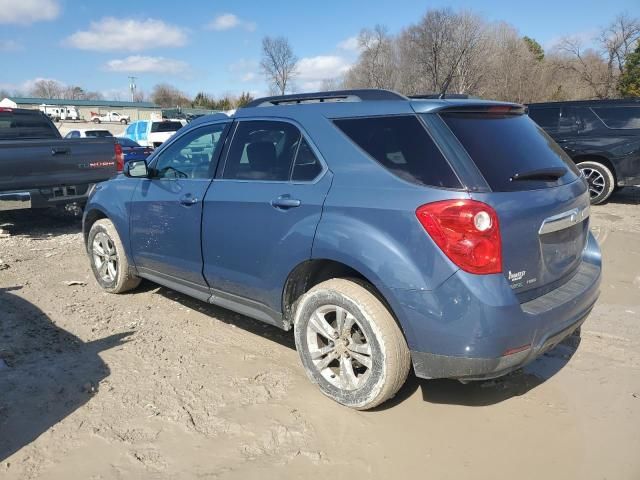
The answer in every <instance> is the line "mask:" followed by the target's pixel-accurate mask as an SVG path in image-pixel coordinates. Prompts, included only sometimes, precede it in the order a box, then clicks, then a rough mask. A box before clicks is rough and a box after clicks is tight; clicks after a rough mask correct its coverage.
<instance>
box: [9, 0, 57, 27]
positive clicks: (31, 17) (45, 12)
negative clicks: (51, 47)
mask: <svg viewBox="0 0 640 480" xmlns="http://www.w3.org/2000/svg"><path fill="white" fill-rule="evenodd" d="M59 14H60V4H59V3H58V1H57V0H0V23H17V24H19V25H30V24H32V23H34V22H40V21H44V20H54V19H55V18H57V17H58V15H59Z"/></svg>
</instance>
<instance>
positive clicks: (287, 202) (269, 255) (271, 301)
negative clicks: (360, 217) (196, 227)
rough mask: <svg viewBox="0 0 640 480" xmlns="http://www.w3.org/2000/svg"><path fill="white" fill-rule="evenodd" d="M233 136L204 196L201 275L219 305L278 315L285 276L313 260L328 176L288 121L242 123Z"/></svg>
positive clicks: (295, 128) (308, 145) (302, 137)
mask: <svg viewBox="0 0 640 480" xmlns="http://www.w3.org/2000/svg"><path fill="white" fill-rule="evenodd" d="M232 138H233V139H232V141H231V143H230V146H229V147H228V148H226V149H225V150H226V151H225V154H224V156H226V161H225V164H224V169H219V172H218V174H217V175H216V179H215V180H214V181H213V186H212V188H211V189H209V191H208V192H207V195H206V197H205V205H204V216H203V223H202V245H203V257H204V275H205V278H206V280H207V282H208V283H209V285H210V286H211V287H212V288H213V289H214V298H215V297H216V296H217V297H218V302H217V303H219V304H224V301H225V300H227V299H229V300H231V301H232V302H236V303H238V302H247V300H251V301H252V302H249V303H250V305H251V306H252V309H253V312H252V314H253V315H254V316H255V315H257V314H256V311H255V310H258V311H260V310H262V311H269V312H271V313H274V312H275V314H276V315H277V314H278V313H279V312H280V311H281V296H282V285H283V283H284V281H285V279H286V277H287V275H288V274H289V272H291V270H292V269H293V268H294V267H295V266H296V265H298V264H299V263H301V262H303V261H305V260H308V259H309V258H310V257H311V247H312V243H313V238H314V234H315V230H316V226H317V224H318V222H319V221H320V215H321V213H322V206H323V203H324V199H325V197H326V194H327V192H328V190H329V186H330V185H331V173H330V172H329V171H327V170H326V169H325V168H324V166H323V164H322V163H321V161H320V160H319V158H320V156H319V153H318V152H317V151H316V150H315V148H314V147H313V146H312V144H311V142H309V140H308V139H307V138H305V136H304V135H303V134H302V133H301V130H300V129H299V128H298V127H297V126H296V125H294V124H292V123H288V122H283V121H270V120H269V121H267V120H245V121H240V122H238V123H237V124H236V128H235V133H234V134H233V137H232ZM227 143H229V142H227ZM256 302H257V304H259V305H256ZM264 307H267V310H265V309H264ZM267 317H269V314H267ZM267 317H263V318H262V319H263V320H265V321H270V319H269V318H267Z"/></svg>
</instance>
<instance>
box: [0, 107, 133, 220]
mask: <svg viewBox="0 0 640 480" xmlns="http://www.w3.org/2000/svg"><path fill="white" fill-rule="evenodd" d="M122 167H123V157H122V148H121V147H120V145H118V144H117V143H115V140H114V139H113V138H82V139H63V138H62V137H61V136H60V132H58V129H57V128H56V127H55V125H54V124H53V123H52V122H51V120H50V119H49V118H48V117H46V116H45V115H44V114H42V113H41V112H39V111H35V110H25V109H16V108H0V211H4V210H19V209H25V208H45V207H65V208H66V209H67V210H71V211H74V212H79V209H80V208H82V207H83V206H84V204H85V203H86V199H87V196H88V194H89V192H90V190H91V188H92V187H93V185H95V184H96V183H99V182H102V181H104V180H108V179H109V178H111V177H112V176H114V175H115V174H116V173H117V172H118V171H121V170H122Z"/></svg>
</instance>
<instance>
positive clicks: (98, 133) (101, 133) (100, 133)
mask: <svg viewBox="0 0 640 480" xmlns="http://www.w3.org/2000/svg"><path fill="white" fill-rule="evenodd" d="M84 134H85V136H87V137H113V135H112V134H111V132H110V131H109V130H87V131H86V132H84Z"/></svg>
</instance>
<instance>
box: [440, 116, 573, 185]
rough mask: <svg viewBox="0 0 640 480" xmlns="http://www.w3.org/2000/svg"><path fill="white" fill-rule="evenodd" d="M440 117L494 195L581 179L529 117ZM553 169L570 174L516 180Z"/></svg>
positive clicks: (569, 160)
mask: <svg viewBox="0 0 640 480" xmlns="http://www.w3.org/2000/svg"><path fill="white" fill-rule="evenodd" d="M440 116H441V117H442V119H443V120H444V121H445V123H446V124H447V125H448V126H449V128H450V129H451V131H452V132H453V134H454V135H455V136H456V137H457V138H458V140H459V141H460V143H461V144H462V146H463V147H464V148H465V150H466V151H467V153H468V154H469V156H470V157H471V158H472V159H473V161H474V162H475V164H476V165H477V167H478V169H479V170H480V173H482V175H483V176H484V178H485V180H486V181H487V183H488V184H489V186H490V187H491V189H492V190H493V191H494V192H509V191H514V190H534V189H539V188H548V187H555V186H558V185H564V184H567V183H571V182H573V181H574V180H576V179H577V178H578V175H579V173H578V170H577V168H576V166H575V165H574V163H573V162H572V161H571V159H570V158H569V157H568V156H567V155H566V154H565V153H564V152H563V151H562V149H561V148H560V147H559V146H558V144H557V143H556V142H554V141H553V140H552V139H551V137H549V136H548V135H547V134H546V133H545V132H544V131H543V130H542V128H540V127H539V126H538V125H536V123H535V122H534V121H533V120H531V119H530V118H529V117H528V116H527V115H513V114H495V113H475V112H474V113H470V112H446V113H441V114H440ZM549 169H565V170H566V173H565V174H564V175H562V176H561V177H560V178H558V179H557V180H555V179H553V180H550V179H548V178H547V179H541V178H539V177H535V176H532V177H531V178H530V179H520V180H518V181H513V180H512V178H513V177H514V176H515V175H516V174H518V175H521V176H522V175H523V174H526V173H531V172H534V171H539V170H549Z"/></svg>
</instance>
